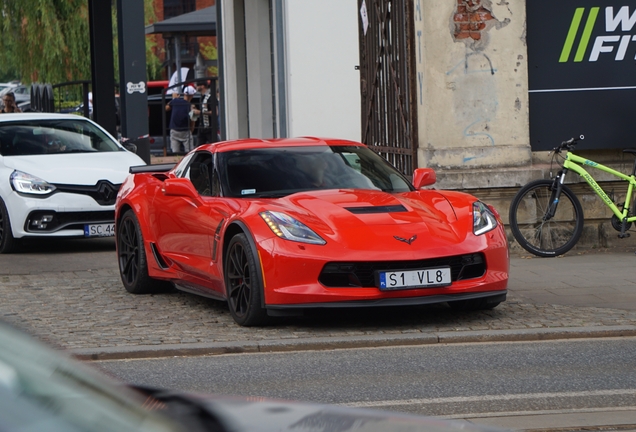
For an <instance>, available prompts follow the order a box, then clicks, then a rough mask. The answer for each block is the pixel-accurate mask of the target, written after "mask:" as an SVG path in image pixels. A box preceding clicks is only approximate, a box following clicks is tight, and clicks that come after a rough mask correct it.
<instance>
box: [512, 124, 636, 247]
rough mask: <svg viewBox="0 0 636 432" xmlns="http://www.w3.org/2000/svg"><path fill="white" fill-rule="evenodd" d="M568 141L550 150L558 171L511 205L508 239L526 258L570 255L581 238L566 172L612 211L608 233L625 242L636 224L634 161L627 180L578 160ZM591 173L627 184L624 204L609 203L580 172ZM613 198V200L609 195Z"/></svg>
mask: <svg viewBox="0 0 636 432" xmlns="http://www.w3.org/2000/svg"><path fill="white" fill-rule="evenodd" d="M582 139H584V137H583V135H581V136H580V137H579V138H572V139H569V140H567V141H564V142H562V143H561V144H560V145H559V146H558V147H555V148H554V149H553V150H552V162H553V163H554V161H555V159H556V158H557V156H559V155H561V152H563V151H567V154H566V155H565V157H563V156H561V158H562V163H561V167H562V168H561V170H560V171H559V172H558V173H557V175H556V177H554V178H553V179H544V180H535V181H532V182H530V183H528V184H527V185H525V186H524V187H522V188H521V190H519V192H517V194H516V195H515V197H514V199H513V200H512V203H511V204H510V212H509V223H510V229H511V231H512V235H513V236H514V238H515V239H516V240H517V242H519V245H521V247H523V248H524V249H525V250H527V251H528V252H530V253H533V254H535V255H537V256H540V257H554V256H558V255H563V254H564V253H566V252H567V251H569V250H570V249H572V248H573V247H574V246H575V245H576V243H577V242H578V241H579V238H580V237H581V233H582V232H583V207H581V203H580V202H579V200H578V198H577V197H576V195H574V193H573V192H572V190H571V189H570V188H568V187H567V186H566V185H565V184H564V183H565V175H566V174H567V173H568V171H574V172H575V173H577V174H578V175H580V176H581V177H583V179H584V180H585V181H586V182H587V183H588V184H589V185H590V187H591V188H592V190H593V191H594V192H596V194H597V195H598V196H599V197H600V198H601V200H602V201H603V202H604V203H605V205H606V206H607V207H609V208H610V209H611V210H612V213H614V215H613V216H612V219H611V223H612V227H613V228H614V229H615V230H616V231H618V232H619V234H618V237H620V238H625V237H629V233H628V232H627V230H629V228H630V227H631V225H632V222H636V214H634V211H633V209H631V211H630V204H632V203H633V201H632V192H633V190H634V185H636V160H635V161H634V167H633V168H632V172H631V174H630V175H625V174H623V173H621V172H619V171H616V170H613V169H612V168H609V167H607V166H605V165H602V164H600V163H596V162H594V161H591V160H589V159H585V158H583V157H580V156H577V155H575V154H574V153H572V151H573V150H574V148H575V146H576V144H577V142H578V141H580V140H582ZM623 152H625V153H631V154H633V155H635V156H636V149H624V150H623ZM581 165H585V166H588V167H593V168H596V169H599V170H601V171H605V172H607V173H609V174H612V175H614V176H616V177H618V178H619V179H621V180H624V181H626V182H627V183H628V185H627V193H626V195H625V202H624V203H623V204H617V203H614V200H613V199H612V198H611V197H610V196H609V195H608V194H607V193H606V192H605V191H604V190H603V188H602V187H601V186H600V185H599V184H598V183H597V182H596V180H594V178H592V176H591V175H590V174H589V173H588V172H587V171H586V170H585V169H584V168H583V167H582V166H581ZM612 195H613V194H612Z"/></svg>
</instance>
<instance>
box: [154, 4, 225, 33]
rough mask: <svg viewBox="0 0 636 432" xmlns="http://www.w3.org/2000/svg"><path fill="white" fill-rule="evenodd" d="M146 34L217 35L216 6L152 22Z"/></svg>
mask: <svg viewBox="0 0 636 432" xmlns="http://www.w3.org/2000/svg"><path fill="white" fill-rule="evenodd" d="M146 34H147V35H149V34H162V35H164V37H170V36H171V35H176V34H187V35H188V36H216V6H210V7H207V8H205V9H200V10H197V11H194V12H190V13H187V14H183V15H179V16H176V17H173V18H169V19H167V20H164V21H159V22H156V23H152V24H150V25H148V26H146Z"/></svg>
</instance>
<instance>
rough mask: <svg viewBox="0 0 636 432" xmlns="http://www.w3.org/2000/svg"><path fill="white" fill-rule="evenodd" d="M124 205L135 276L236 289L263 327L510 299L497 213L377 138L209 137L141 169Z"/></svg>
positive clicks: (237, 302) (144, 285)
mask: <svg viewBox="0 0 636 432" xmlns="http://www.w3.org/2000/svg"><path fill="white" fill-rule="evenodd" d="M131 172H132V174H131V175H130V176H129V177H128V178H127V179H126V181H125V182H124V184H123V185H122V188H121V190H120V193H119V195H118V197H117V203H116V221H117V222H116V227H117V232H116V236H117V239H116V244H117V255H118V259H119V269H120V273H121V279H122V282H123V285H124V287H125V288H126V289H127V290H128V291H129V292H131V293H135V294H142V293H151V292H158V291H159V290H161V289H163V287H162V284H161V283H160V281H167V282H171V283H173V284H174V286H176V287H177V288H178V289H181V290H184V291H189V292H193V293H196V294H201V295H204V296H210V297H215V298H218V299H224V300H227V302H228V304H229V308H230V312H231V314H232V317H233V318H234V320H235V321H236V322H237V323H238V324H240V325H244V326H250V325H259V324H263V323H265V322H267V321H268V319H269V317H270V316H276V315H294V314H298V313H299V312H302V310H303V309H306V308H325V307H365V306H399V305H421V304H430V303H442V302H448V303H449V305H451V306H452V307H455V308H460V309H490V308H493V307H495V306H497V305H498V304H499V303H500V302H502V301H504V300H505V298H506V292H507V291H506V289H507V283H508V265H509V257H508V244H507V240H506V234H505V232H504V227H503V223H502V222H501V219H500V217H499V215H498V213H497V212H496V210H495V209H494V208H493V207H491V206H487V205H486V204H484V203H482V202H481V201H479V200H478V199H477V198H475V197H473V196H471V195H468V194H464V193H460V192H453V191H439V190H422V189H421V188H422V187H424V186H430V185H432V184H433V183H434V182H435V179H436V177H435V172H434V171H433V170H431V169H424V168H421V169H417V170H415V172H414V175H413V184H411V183H410V182H409V180H407V179H406V178H405V177H404V176H403V175H402V174H401V173H400V172H399V171H397V170H396V169H395V168H394V167H393V166H391V165H390V164H389V163H388V162H387V161H386V160H384V159H382V158H381V157H380V156H378V155H377V154H375V153H374V152H373V151H371V150H370V149H369V148H367V147H366V146H365V145H363V144H360V143H356V142H352V141H345V140H336V139H319V138H294V139H281V140H269V141H268V140H257V139H249V140H238V141H227V142H221V143H217V144H209V145H203V146H201V147H198V148H196V149H195V150H193V151H192V152H190V153H189V154H188V155H187V156H186V157H185V158H184V159H182V160H181V161H180V163H179V164H178V165H176V166H175V167H172V166H171V165H166V166H147V167H140V168H138V169H135V168H133V169H132V170H131Z"/></svg>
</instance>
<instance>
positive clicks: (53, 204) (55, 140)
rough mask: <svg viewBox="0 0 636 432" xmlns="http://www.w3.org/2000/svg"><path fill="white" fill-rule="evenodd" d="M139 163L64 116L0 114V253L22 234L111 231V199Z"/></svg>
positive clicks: (104, 136)
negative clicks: (132, 168) (131, 168)
mask: <svg viewBox="0 0 636 432" xmlns="http://www.w3.org/2000/svg"><path fill="white" fill-rule="evenodd" d="M138 165H145V162H144V161H143V160H142V159H141V158H140V157H139V156H137V155H136V154H134V153H131V152H130V151H128V150H126V149H125V148H124V147H123V146H122V145H121V144H119V143H118V142H117V141H116V140H115V138H113V137H112V136H111V135H110V134H108V132H106V131H105V130H104V129H102V128H101V127H100V126H99V125H97V123H95V122H93V121H91V120H89V119H86V118H84V117H80V116H75V115H70V114H43V113H28V114H1V115H0V253H9V252H11V251H13V250H15V248H16V247H17V245H18V243H19V241H20V239H22V238H25V237H40V238H44V237H102V236H112V235H114V234H115V230H114V222H115V198H116V197H117V192H118V191H119V187H120V186H121V184H122V182H123V181H124V179H125V178H126V176H127V175H128V171H129V169H130V167H131V166H138Z"/></svg>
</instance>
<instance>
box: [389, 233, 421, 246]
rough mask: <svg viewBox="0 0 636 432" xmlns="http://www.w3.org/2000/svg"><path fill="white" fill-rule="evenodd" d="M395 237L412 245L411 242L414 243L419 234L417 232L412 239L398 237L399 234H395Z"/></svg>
mask: <svg viewBox="0 0 636 432" xmlns="http://www.w3.org/2000/svg"><path fill="white" fill-rule="evenodd" d="M393 238H394V239H396V240H399V241H401V242H404V243H406V244H409V245H410V244H411V243H413V242H414V241H415V239H417V234H415V235H414V236H413V237H411V238H410V239H405V238H402V237H398V236H393Z"/></svg>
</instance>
